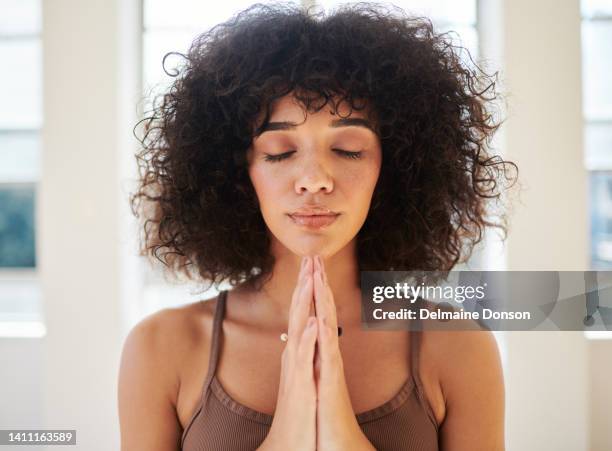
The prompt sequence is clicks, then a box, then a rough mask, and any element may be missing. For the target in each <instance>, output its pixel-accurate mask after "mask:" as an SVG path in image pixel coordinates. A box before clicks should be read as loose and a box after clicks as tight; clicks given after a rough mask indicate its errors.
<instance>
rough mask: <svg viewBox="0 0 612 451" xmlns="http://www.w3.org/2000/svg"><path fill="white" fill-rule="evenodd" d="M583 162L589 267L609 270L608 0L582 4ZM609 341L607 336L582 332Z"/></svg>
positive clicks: (611, 34)
mask: <svg viewBox="0 0 612 451" xmlns="http://www.w3.org/2000/svg"><path fill="white" fill-rule="evenodd" d="M581 13H582V99H583V103H582V111H583V118H584V161H585V166H586V168H587V170H588V171H589V199H590V203H589V210H590V211H589V215H590V226H591V227H590V234H591V243H590V246H591V250H590V251H591V268H592V269H594V270H610V269H612V83H610V73H612V49H611V48H610V45H609V43H610V42H612V0H582V2H581ZM585 335H586V336H587V338H593V339H597V338H602V339H610V338H612V334H611V333H610V332H592V331H587V332H585Z"/></svg>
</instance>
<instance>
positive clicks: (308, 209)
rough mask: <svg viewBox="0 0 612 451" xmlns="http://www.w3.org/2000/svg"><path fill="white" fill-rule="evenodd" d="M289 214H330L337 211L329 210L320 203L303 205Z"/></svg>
mask: <svg viewBox="0 0 612 451" xmlns="http://www.w3.org/2000/svg"><path fill="white" fill-rule="evenodd" d="M290 215H295V216H313V215H317V216H330V215H338V212H337V211H333V210H330V209H329V208H327V207H324V206H322V205H304V206H303V207H302V208H299V209H297V210H296V211H294V212H292V213H290Z"/></svg>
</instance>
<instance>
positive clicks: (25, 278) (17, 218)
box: [0, 0, 44, 336]
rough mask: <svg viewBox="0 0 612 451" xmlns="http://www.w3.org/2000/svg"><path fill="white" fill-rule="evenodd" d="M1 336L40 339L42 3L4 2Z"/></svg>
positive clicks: (0, 23) (0, 45)
mask: <svg viewBox="0 0 612 451" xmlns="http://www.w3.org/2000/svg"><path fill="white" fill-rule="evenodd" d="M0 10H1V11H2V15H0V61H2V67H3V70H2V71H1V72H0V98H1V99H2V103H1V104H0V336H19V335H25V336H40V335H43V334H44V327H43V324H42V322H41V316H42V315H41V302H40V300H41V296H40V289H39V286H38V281H37V277H36V234H35V214H34V212H35V203H36V188H37V183H38V179H39V163H40V129H41V125H42V56H41V53H42V43H41V2H40V0H0Z"/></svg>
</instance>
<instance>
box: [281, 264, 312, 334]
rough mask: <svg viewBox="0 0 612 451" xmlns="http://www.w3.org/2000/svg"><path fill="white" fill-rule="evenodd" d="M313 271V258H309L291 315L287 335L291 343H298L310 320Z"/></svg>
mask: <svg viewBox="0 0 612 451" xmlns="http://www.w3.org/2000/svg"><path fill="white" fill-rule="evenodd" d="M311 272H312V259H311V258H310V257H308V258H307V261H306V263H305V265H304V271H303V273H302V274H301V276H300V281H299V283H300V284H301V288H300V290H298V293H297V295H296V299H295V308H294V309H293V311H292V312H291V313H290V316H289V326H288V331H287V335H288V336H289V343H291V342H292V341H293V343H296V344H297V343H298V342H299V340H300V336H301V335H302V333H303V331H304V327H306V322H307V321H308V316H309V310H310V304H311V300H312V298H313V281H312V276H311V275H310V273H311Z"/></svg>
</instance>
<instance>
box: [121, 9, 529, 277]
mask: <svg viewBox="0 0 612 451" xmlns="http://www.w3.org/2000/svg"><path fill="white" fill-rule="evenodd" d="M462 50H464V49H463V48H462V47H460V46H455V45H453V44H452V43H451V41H450V39H449V37H448V35H447V34H439V33H437V32H435V31H434V29H433V26H432V24H431V22H430V21H429V20H427V19H425V18H416V17H409V16H407V15H406V14H405V13H404V12H403V11H402V10H401V9H399V8H396V7H390V6H383V5H381V4H376V3H365V2H362V3H353V4H346V5H343V6H342V7H340V8H337V9H336V10H334V11H333V13H332V14H325V13H323V12H317V13H313V12H312V11H309V10H305V9H303V8H302V7H300V6H298V5H296V4H287V3H267V4H255V5H253V6H251V7H249V8H248V9H246V10H244V11H242V12H240V13H238V14H236V15H235V16H233V17H232V18H231V19H230V20H228V21H227V22H224V23H222V24H219V25H217V26H215V27H213V28H212V29H210V30H208V31H206V32H205V33H203V34H201V35H200V36H198V37H197V38H196V39H195V40H194V42H193V43H192V45H191V47H190V49H189V51H188V52H187V54H186V55H183V57H184V64H183V65H182V66H181V68H180V70H179V71H177V73H175V74H174V76H175V77H176V78H175V80H174V81H173V84H172V86H171V87H170V89H169V90H168V91H167V92H165V93H164V94H163V95H161V96H158V97H157V98H156V101H155V102H154V106H153V109H152V113H151V115H150V117H147V118H146V119H144V120H143V121H141V122H140V123H139V125H143V132H142V134H141V135H140V136H141V137H140V141H141V143H142V146H143V148H142V149H141V151H140V152H139V153H138V154H137V162H138V167H139V174H140V179H139V185H138V190H137V192H135V193H133V194H132V196H131V198H130V202H131V206H132V211H133V212H134V214H135V215H136V216H137V217H141V214H142V216H143V217H144V219H145V221H144V227H143V229H144V237H142V236H141V242H142V247H141V254H142V255H149V256H154V257H156V258H157V259H158V260H160V261H161V262H162V263H164V265H165V266H166V267H167V268H168V269H169V270H170V271H169V272H170V273H172V274H174V275H175V276H178V275H180V274H182V275H187V276H188V278H189V279H191V280H196V281H199V282H202V281H208V282H210V284H211V285H212V284H220V283H222V282H224V281H228V282H229V283H230V284H231V285H232V286H235V285H237V284H240V283H245V284H255V286H261V283H262V281H263V280H265V279H266V276H269V275H270V274H271V272H272V268H273V266H274V258H273V256H272V255H271V253H270V237H269V235H268V234H269V231H268V230H267V227H266V224H265V223H264V220H263V217H262V215H261V212H260V210H259V207H258V205H259V204H258V202H257V196H256V193H255V190H254V188H253V185H252V183H251V181H250V179H249V175H248V166H247V165H248V163H247V160H246V151H247V149H248V148H249V147H250V145H251V143H252V140H253V138H254V137H255V136H257V134H258V130H260V129H261V128H262V127H263V126H265V125H266V124H267V122H268V120H269V118H270V114H271V103H272V102H273V101H275V100H276V99H278V98H280V97H283V96H285V95H287V94H290V93H291V94H292V95H294V96H295V97H296V98H297V99H298V100H299V101H300V102H301V105H303V107H304V108H306V110H307V111H318V110H319V109H320V108H322V107H323V106H325V105H326V104H327V102H328V101H332V102H335V101H336V99H339V101H343V102H348V105H350V107H351V110H352V109H357V110H359V109H363V108H364V106H365V104H367V106H368V112H369V113H368V117H371V118H372V120H373V121H374V123H375V124H376V133H377V135H378V137H379V138H380V142H381V148H382V166H381V172H380V176H379V180H378V182H377V185H376V188H375V190H374V194H373V198H372V203H371V207H370V211H369V213H368V217H367V219H366V222H365V223H364V225H363V227H362V228H361V230H360V231H359V233H358V236H357V247H358V249H357V255H358V267H359V269H360V270H362V271H367V270H370V271H374V270H376V271H383V270H395V271H409V270H426V271H449V270H451V269H452V268H453V267H454V266H455V265H456V264H457V263H462V262H464V261H466V260H467V258H468V257H469V256H470V255H471V253H472V251H473V247H474V245H475V244H477V243H478V242H480V241H481V240H482V239H483V236H484V234H483V232H484V229H485V228H486V227H488V226H491V227H496V228H500V229H501V230H503V232H504V234H506V232H507V215H506V214H504V210H503V209H500V210H499V211H498V212H496V215H495V217H496V219H497V222H492V221H491V218H490V217H489V214H490V213H491V210H492V209H491V208H490V207H492V205H493V201H495V202H494V204H495V205H500V204H501V203H502V200H503V196H502V194H503V190H501V189H500V188H501V187H502V186H503V185H502V183H501V182H504V181H513V180H514V178H513V177H512V174H511V172H514V171H511V170H510V169H512V168H513V169H516V174H517V176H518V168H517V167H516V165H515V164H514V163H512V162H509V161H504V160H503V159H502V158H501V157H500V156H497V155H492V154H490V153H489V152H488V149H489V147H490V141H491V136H492V135H493V133H494V132H495V130H496V129H497V128H498V126H499V121H496V120H495V119H494V114H492V111H494V110H495V108H493V109H491V108H490V106H493V107H495V104H496V102H495V101H496V100H498V99H499V94H497V93H496V91H495V75H488V74H486V73H485V72H483V71H482V70H481V69H480V68H478V66H477V65H475V64H473V63H472V64H466V63H465V62H463V61H462V59H461V51H462ZM364 100H365V103H364V102H363V101H364ZM261 118H263V122H262V123H260V122H261ZM137 127H138V126H137ZM504 239H505V237H504Z"/></svg>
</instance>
